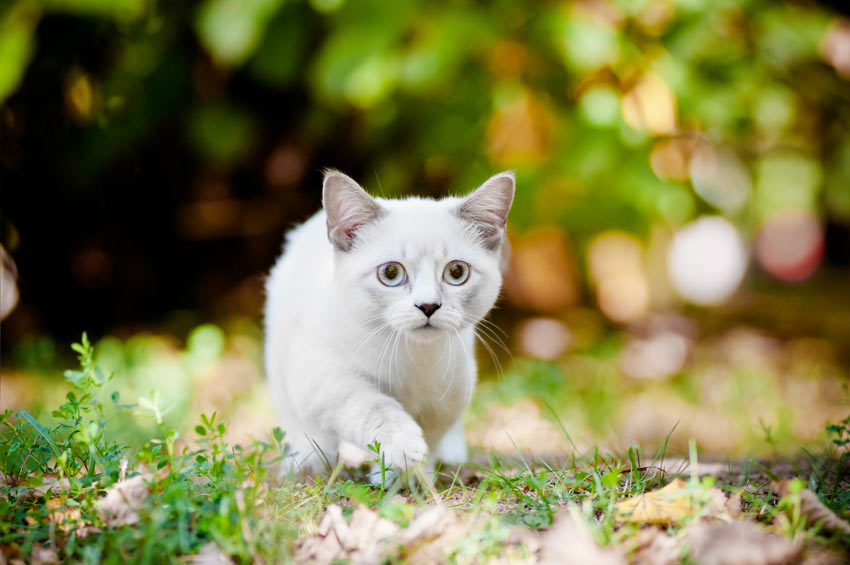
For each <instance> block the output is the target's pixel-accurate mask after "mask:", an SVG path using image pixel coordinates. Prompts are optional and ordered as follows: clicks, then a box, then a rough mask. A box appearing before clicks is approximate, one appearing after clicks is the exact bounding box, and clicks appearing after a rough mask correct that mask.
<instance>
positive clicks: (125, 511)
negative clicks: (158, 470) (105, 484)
mask: <svg viewBox="0 0 850 565" xmlns="http://www.w3.org/2000/svg"><path fill="white" fill-rule="evenodd" d="M148 480H150V475H136V476H135V477H131V478H129V479H126V480H123V481H118V482H117V483H115V484H114V485H112V486H111V487H109V488H107V489H106V495H105V496H104V497H103V498H101V499H100V500H98V501H97V513H98V515H99V516H100V519H101V520H103V521H104V522H105V523H106V525H107V526H110V527H113V528H115V527H118V526H126V525H130V524H135V523H137V522H138V521H139V515H138V514H137V513H136V510H138V509H139V508H141V506H142V502H143V501H144V499H145V497H146V496H147V495H148V485H147V483H146V481H148Z"/></svg>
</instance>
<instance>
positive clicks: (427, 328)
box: [413, 320, 442, 336]
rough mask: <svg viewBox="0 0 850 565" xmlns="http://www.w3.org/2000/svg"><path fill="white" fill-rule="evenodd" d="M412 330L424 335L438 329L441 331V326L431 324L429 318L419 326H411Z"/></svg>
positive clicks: (433, 332)
mask: <svg viewBox="0 0 850 565" xmlns="http://www.w3.org/2000/svg"><path fill="white" fill-rule="evenodd" d="M413 331H414V332H415V333H418V334H419V335H422V336H425V335H429V334H435V333H437V332H440V331H442V328H438V327H437V326H435V325H434V324H432V323H431V322H430V320H429V321H427V322H425V323H424V324H422V325H421V326H416V327H415V328H413Z"/></svg>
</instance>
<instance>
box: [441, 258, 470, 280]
mask: <svg viewBox="0 0 850 565" xmlns="http://www.w3.org/2000/svg"><path fill="white" fill-rule="evenodd" d="M468 278H469V265H468V264H467V263H465V262H463V261H452V262H451V263H449V264H448V265H446V268H445V270H444V271H443V280H444V281H446V282H447V283H449V284H453V285H455V286H458V285H462V284H463V283H465V282H466V280H467V279H468Z"/></svg>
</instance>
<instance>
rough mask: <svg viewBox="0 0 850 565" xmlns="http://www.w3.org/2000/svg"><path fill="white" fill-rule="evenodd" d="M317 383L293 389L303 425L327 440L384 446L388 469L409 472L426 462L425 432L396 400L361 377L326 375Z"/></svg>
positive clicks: (357, 444) (383, 451)
mask: <svg viewBox="0 0 850 565" xmlns="http://www.w3.org/2000/svg"><path fill="white" fill-rule="evenodd" d="M317 381H318V382H316V381H313V382H312V383H303V385H302V386H298V385H296V386H295V387H293V394H294V396H293V399H294V400H296V402H293V405H294V406H297V407H298V408H297V410H298V411H299V418H300V420H301V421H302V422H305V424H306V423H307V422H309V423H310V426H311V427H314V428H315V429H317V431H319V432H320V435H322V436H325V437H331V436H333V437H335V438H336V439H338V440H343V441H347V442H350V443H353V444H354V445H356V446H358V447H360V448H363V449H365V448H367V446H369V445H372V444H373V443H374V442H376V441H377V442H379V443H380V444H381V453H382V454H383V456H384V461H385V463H386V465H387V466H388V467H393V468H395V469H401V470H404V469H406V468H407V467H408V466H409V465H411V464H413V463H417V462H420V461H422V460H424V459H425V455H426V454H427V452H428V446H427V444H426V443H425V438H424V436H423V434H422V428H421V427H420V426H419V424H417V423H416V422H415V421H414V420H413V418H411V417H410V415H409V414H407V412H405V411H404V408H403V407H402V405H401V404H400V403H399V402H398V401H397V400H396V399H394V398H392V397H391V396H387V395H386V394H383V393H381V392H380V391H378V389H377V388H376V387H375V385H374V384H372V383H371V382H368V381H367V380H365V379H364V378H362V377H359V376H356V375H340V374H335V375H332V376H330V375H326V376H325V378H322V377H319V378H318V379H317ZM299 384H300V383H299ZM318 390H321V391H322V393H321V394H317V393H316V391H318Z"/></svg>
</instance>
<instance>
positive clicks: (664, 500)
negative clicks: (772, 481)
mask: <svg viewBox="0 0 850 565" xmlns="http://www.w3.org/2000/svg"><path fill="white" fill-rule="evenodd" d="M703 496H705V497H706V498H707V500H703V499H702V497H703ZM725 503H726V495H725V494H723V491H721V490H720V489H716V488H712V489H708V490H707V491H703V492H700V491H698V490H695V489H693V488H690V487H688V484H687V483H686V482H685V481H683V480H682V479H673V481H672V482H671V483H670V484H668V485H667V486H665V487H664V488H661V489H659V490H655V491H651V492H647V493H644V494H639V495H637V496H633V497H631V498H627V499H626V500H622V501H620V502H618V503H617V504H615V505H614V510H615V512H616V514H617V519H618V520H621V521H623V522H637V523H641V524H644V523H646V524H670V523H681V522H682V521H683V520H684V519H685V518H688V517H692V516H695V515H696V514H697V513H698V512H701V511H702V512H703V514H704V515H707V516H711V517H716V518H728V517H729V513H728V511H727V510H726V507H725ZM703 506H704V507H703Z"/></svg>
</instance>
